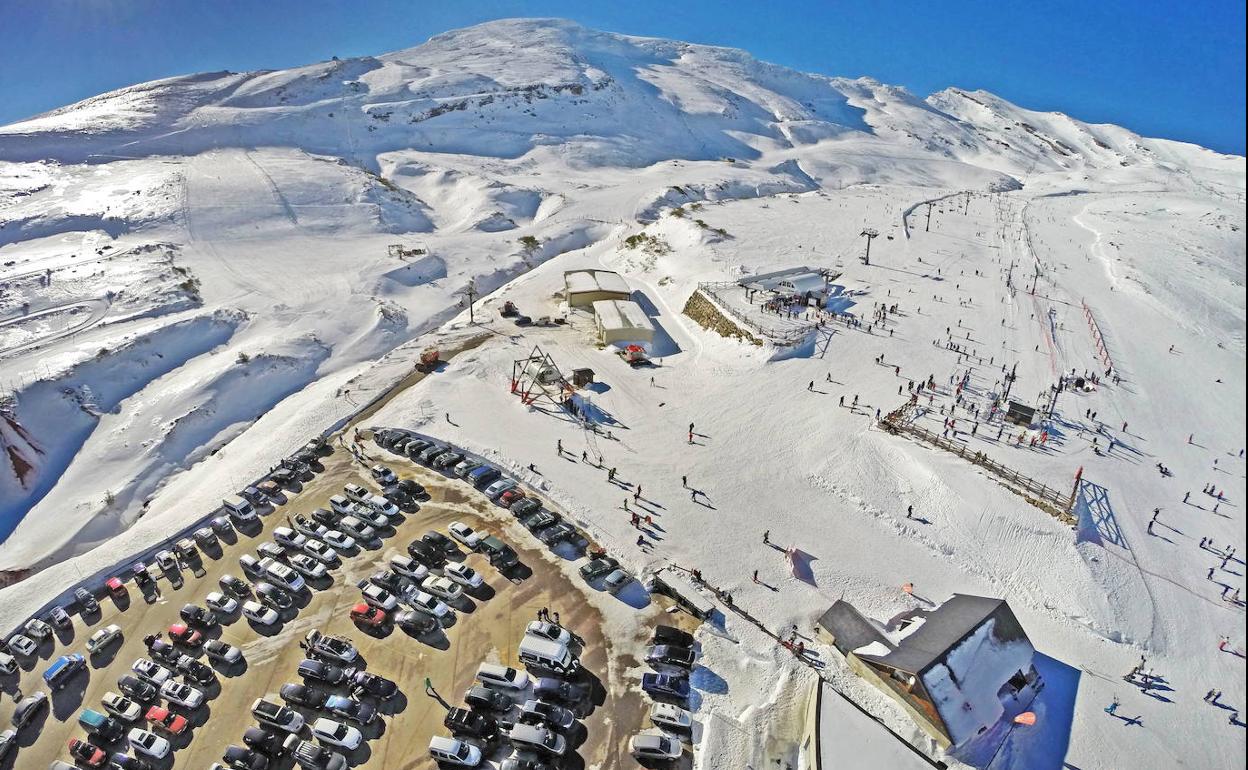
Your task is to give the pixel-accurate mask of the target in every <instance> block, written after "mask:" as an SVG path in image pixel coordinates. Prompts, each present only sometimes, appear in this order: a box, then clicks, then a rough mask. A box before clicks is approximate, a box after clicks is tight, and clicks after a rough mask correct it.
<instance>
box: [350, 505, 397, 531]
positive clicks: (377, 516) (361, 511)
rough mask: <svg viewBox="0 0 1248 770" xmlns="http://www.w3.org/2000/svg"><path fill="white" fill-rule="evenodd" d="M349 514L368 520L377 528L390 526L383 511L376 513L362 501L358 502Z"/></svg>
mask: <svg viewBox="0 0 1248 770" xmlns="http://www.w3.org/2000/svg"><path fill="white" fill-rule="evenodd" d="M351 515H352V516H354V517H356V518H357V519H361V520H363V521H366V522H368V523H369V524H370V525H372V526H374V527H376V528H377V529H382V528H383V527H388V526H390V519H389V518H387V517H386V515H385V514H384V513H378V512H377V511H375V510H373V509H372V508H370V507H368V506H367V505H364V504H363V503H358V504H357V505H356V506H355V510H353V511H351Z"/></svg>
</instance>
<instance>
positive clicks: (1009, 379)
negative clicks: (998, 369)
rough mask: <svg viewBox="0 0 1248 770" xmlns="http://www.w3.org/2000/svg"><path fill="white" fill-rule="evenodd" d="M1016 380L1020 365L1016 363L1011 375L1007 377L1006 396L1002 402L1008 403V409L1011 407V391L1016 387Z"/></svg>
mask: <svg viewBox="0 0 1248 770" xmlns="http://www.w3.org/2000/svg"><path fill="white" fill-rule="evenodd" d="M1016 379H1018V363H1017V362H1015V364H1014V368H1013V369H1010V373H1009V374H1007V375H1005V396H1004V397H1003V398H1002V401H1004V402H1005V403H1006V406H1007V407H1008V406H1009V401H1010V389H1011V388H1013V387H1014V380H1016Z"/></svg>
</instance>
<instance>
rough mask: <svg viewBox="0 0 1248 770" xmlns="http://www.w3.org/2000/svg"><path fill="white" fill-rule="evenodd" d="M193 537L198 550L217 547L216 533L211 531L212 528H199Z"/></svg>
mask: <svg viewBox="0 0 1248 770" xmlns="http://www.w3.org/2000/svg"><path fill="white" fill-rule="evenodd" d="M193 537H194V538H195V542H196V543H199V547H200V548H214V547H216V546H217V545H218V543H217V533H216V532H213V531H212V527H200V528H199V529H197V530H195V533H194V535H193Z"/></svg>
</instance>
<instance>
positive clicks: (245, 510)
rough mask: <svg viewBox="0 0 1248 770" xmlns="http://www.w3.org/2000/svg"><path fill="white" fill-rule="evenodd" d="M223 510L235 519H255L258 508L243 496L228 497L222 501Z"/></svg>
mask: <svg viewBox="0 0 1248 770" xmlns="http://www.w3.org/2000/svg"><path fill="white" fill-rule="evenodd" d="M221 510H223V511H225V512H226V513H227V514H229V515H230V518H232V519H234V520H235V521H255V520H256V509H255V508H254V507H252V505H251V503H249V502H247V501H246V500H244V499H243V498H241V497H227V498H225V499H224V500H222V501H221Z"/></svg>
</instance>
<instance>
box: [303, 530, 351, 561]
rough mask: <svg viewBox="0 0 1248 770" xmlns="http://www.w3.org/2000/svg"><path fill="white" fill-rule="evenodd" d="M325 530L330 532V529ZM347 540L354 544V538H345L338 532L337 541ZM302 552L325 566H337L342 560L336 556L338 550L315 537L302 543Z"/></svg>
mask: <svg viewBox="0 0 1248 770" xmlns="http://www.w3.org/2000/svg"><path fill="white" fill-rule="evenodd" d="M326 531H327V532H330V531H332V530H326ZM317 534H318V535H319V534H321V533H319V532H318V533H317ZM348 540H350V542H351V545H355V541H354V540H351V539H350V538H347V537H345V536H343V535H341V533H339V542H345V541H348ZM303 552H304V553H305V554H307V555H308V556H310V557H312V558H313V559H315V560H317V561H318V562H320V563H321V564H323V565H325V566H326V567H334V566H337V565H338V564H339V563H340V562H341V561H342V560H341V559H340V558H339V556H338V552H337V551H336V550H334V547H333V546H332V545H330V544H329V543H327V542H325V541H323V540H319V539H316V538H308V541H307V542H306V543H304V544H303Z"/></svg>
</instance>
